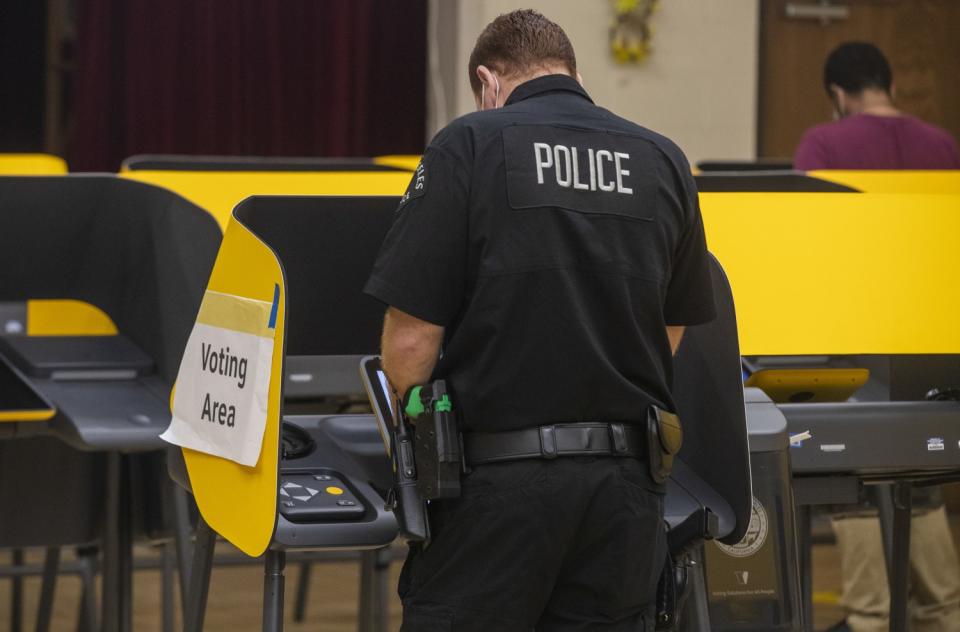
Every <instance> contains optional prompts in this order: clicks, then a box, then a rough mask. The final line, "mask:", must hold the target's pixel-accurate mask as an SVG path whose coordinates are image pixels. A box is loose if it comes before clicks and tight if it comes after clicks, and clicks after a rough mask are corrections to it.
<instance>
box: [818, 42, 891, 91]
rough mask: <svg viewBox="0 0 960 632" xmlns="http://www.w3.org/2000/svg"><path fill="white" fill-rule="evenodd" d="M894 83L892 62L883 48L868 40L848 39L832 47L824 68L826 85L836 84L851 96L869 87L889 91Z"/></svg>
mask: <svg viewBox="0 0 960 632" xmlns="http://www.w3.org/2000/svg"><path fill="white" fill-rule="evenodd" d="M892 84H893V74H892V73H891V72H890V64H889V63H888V62H887V58H886V57H884V56H883V53H882V52H880V49H879V48H877V47H876V46H874V45H873V44H868V43H866V42H847V43H846V44H841V45H840V46H837V47H836V48H835V49H833V52H831V53H830V55H829V57H827V62H826V64H824V67H823V85H824V87H825V88H826V89H827V93H828V94H829V93H830V86H836V87H838V88H840V89H841V90H843V91H844V92H846V93H848V94H852V95H857V94H860V93H862V92H863V91H864V90H866V89H868V88H874V89H879V90H883V91H884V92H887V93H889V92H890V87H891V85H892Z"/></svg>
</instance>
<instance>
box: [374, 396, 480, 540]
mask: <svg viewBox="0 0 960 632" xmlns="http://www.w3.org/2000/svg"><path fill="white" fill-rule="evenodd" d="M401 404H402V405H401V413H400V415H398V420H397V425H396V427H395V428H394V431H393V433H392V436H391V455H392V456H393V466H394V467H393V471H394V487H393V489H392V490H391V494H390V499H389V503H388V506H389V507H390V508H391V509H392V510H393V512H394V515H395V516H396V519H397V524H398V526H399V528H400V535H401V536H402V537H403V538H405V539H406V540H407V541H408V542H421V543H423V544H424V545H426V544H428V543H429V541H430V521H429V517H428V514H427V501H428V500H436V499H439V498H456V497H458V496H459V495H460V474H461V472H462V468H463V457H462V454H463V450H462V446H461V438H460V433H459V429H458V425H457V420H456V415H455V412H454V409H453V400H452V398H451V395H450V393H449V391H448V390H447V385H446V382H444V381H443V380H435V381H433V382H431V383H430V384H424V385H418V386H414V387H412V388H411V389H410V390H409V391H408V392H407V394H406V395H405V396H404V398H403V402H402V403H401Z"/></svg>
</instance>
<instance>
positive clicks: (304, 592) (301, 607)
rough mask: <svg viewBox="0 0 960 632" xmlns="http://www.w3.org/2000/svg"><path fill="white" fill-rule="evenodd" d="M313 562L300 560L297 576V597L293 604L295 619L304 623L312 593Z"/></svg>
mask: <svg viewBox="0 0 960 632" xmlns="http://www.w3.org/2000/svg"><path fill="white" fill-rule="evenodd" d="M312 570H313V562H310V561H306V562H300V574H299V575H298V576H297V598H296V600H295V601H294V605H293V620H294V621H296V622H297V623H303V620H304V619H305V618H306V616H307V597H308V596H309V594H310V575H311V571H312Z"/></svg>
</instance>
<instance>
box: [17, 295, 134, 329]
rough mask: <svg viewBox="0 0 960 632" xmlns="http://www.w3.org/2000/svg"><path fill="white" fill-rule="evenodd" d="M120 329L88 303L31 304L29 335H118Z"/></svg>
mask: <svg viewBox="0 0 960 632" xmlns="http://www.w3.org/2000/svg"><path fill="white" fill-rule="evenodd" d="M116 334H117V326H116V325H115V324H113V321H112V320H110V317H109V316H107V315H106V313H104V312H103V310H101V309H100V308H99V307H96V306H94V305H91V304H90V303H86V302H84V301H74V300H56V299H42V300H40V299H37V300H29V301H27V335H28V336H115V335H116Z"/></svg>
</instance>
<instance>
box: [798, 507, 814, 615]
mask: <svg viewBox="0 0 960 632" xmlns="http://www.w3.org/2000/svg"><path fill="white" fill-rule="evenodd" d="M796 509H797V544H798V548H799V549H800V590H801V595H802V596H803V606H802V607H803V629H804V632H813V551H812V542H811V535H810V532H811V526H810V525H811V521H812V517H811V514H812V512H811V511H810V506H809V505H797V508H796Z"/></svg>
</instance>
